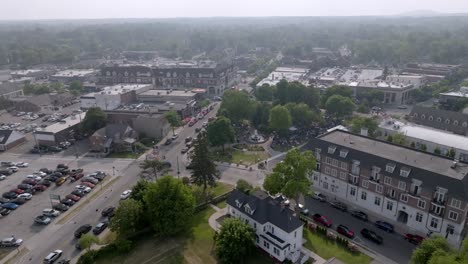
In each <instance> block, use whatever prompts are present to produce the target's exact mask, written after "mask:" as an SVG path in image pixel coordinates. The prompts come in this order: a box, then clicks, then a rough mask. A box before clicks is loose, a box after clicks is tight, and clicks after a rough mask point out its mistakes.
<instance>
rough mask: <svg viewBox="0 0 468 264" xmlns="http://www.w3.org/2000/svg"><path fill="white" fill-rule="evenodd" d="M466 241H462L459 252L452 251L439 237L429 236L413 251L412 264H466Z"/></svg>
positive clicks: (467, 250) (467, 249)
mask: <svg viewBox="0 0 468 264" xmlns="http://www.w3.org/2000/svg"><path fill="white" fill-rule="evenodd" d="M467 254H468V240H466V239H465V240H464V241H463V244H462V247H461V249H460V250H459V251H455V250H452V248H451V247H450V245H449V244H448V242H447V240H446V239H445V238H443V237H441V236H437V235H434V236H431V237H430V238H426V239H424V240H423V242H422V243H421V245H420V246H419V247H417V248H416V249H415V250H414V251H413V255H412V256H411V263H412V264H440V263H447V264H452V263H453V264H462V263H463V264H464V263H467V262H466V261H467V260H468V257H467Z"/></svg>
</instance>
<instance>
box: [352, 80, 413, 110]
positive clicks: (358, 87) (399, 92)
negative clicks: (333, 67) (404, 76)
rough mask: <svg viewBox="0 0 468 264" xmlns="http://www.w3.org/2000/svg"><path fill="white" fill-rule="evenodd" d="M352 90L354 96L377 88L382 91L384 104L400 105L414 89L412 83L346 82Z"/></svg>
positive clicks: (404, 102)
mask: <svg viewBox="0 0 468 264" xmlns="http://www.w3.org/2000/svg"><path fill="white" fill-rule="evenodd" d="M346 86H348V87H349V88H351V89H352V90H353V95H354V96H359V94H360V93H365V92H367V91H369V90H378V91H382V92H383V93H384V99H383V102H382V103H384V104H393V105H402V104H406V103H407V101H408V100H409V99H410V97H411V91H412V90H414V89H415V88H414V86H413V85H412V84H402V83H387V82H383V81H380V80H367V81H357V82H351V83H348V84H346Z"/></svg>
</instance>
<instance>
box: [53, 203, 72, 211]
mask: <svg viewBox="0 0 468 264" xmlns="http://www.w3.org/2000/svg"><path fill="white" fill-rule="evenodd" d="M52 208H53V209H55V210H57V211H61V212H65V211H67V210H68V209H69V208H70V207H68V206H66V205H64V204H61V203H57V204H54V206H52Z"/></svg>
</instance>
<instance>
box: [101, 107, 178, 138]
mask: <svg viewBox="0 0 468 264" xmlns="http://www.w3.org/2000/svg"><path fill="white" fill-rule="evenodd" d="M105 112H106V115H107V122H108V123H109V124H126V125H129V126H130V127H132V128H133V129H135V131H136V132H138V134H140V135H141V134H144V135H145V136H146V137H152V138H163V137H164V136H166V135H167V133H169V131H171V126H170V124H169V122H167V119H166V118H165V117H164V115H163V114H162V113H158V109H151V108H147V107H145V108H140V109H137V108H134V109H122V108H121V109H116V110H112V111H105Z"/></svg>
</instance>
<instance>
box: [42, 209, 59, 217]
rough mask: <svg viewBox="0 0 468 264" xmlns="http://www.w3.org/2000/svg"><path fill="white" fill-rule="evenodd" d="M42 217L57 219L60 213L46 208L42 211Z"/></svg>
mask: <svg viewBox="0 0 468 264" xmlns="http://www.w3.org/2000/svg"><path fill="white" fill-rule="evenodd" d="M42 215H45V216H47V217H57V216H59V215H60V212H59V211H57V210H54V209H50V208H47V209H44V210H42Z"/></svg>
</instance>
